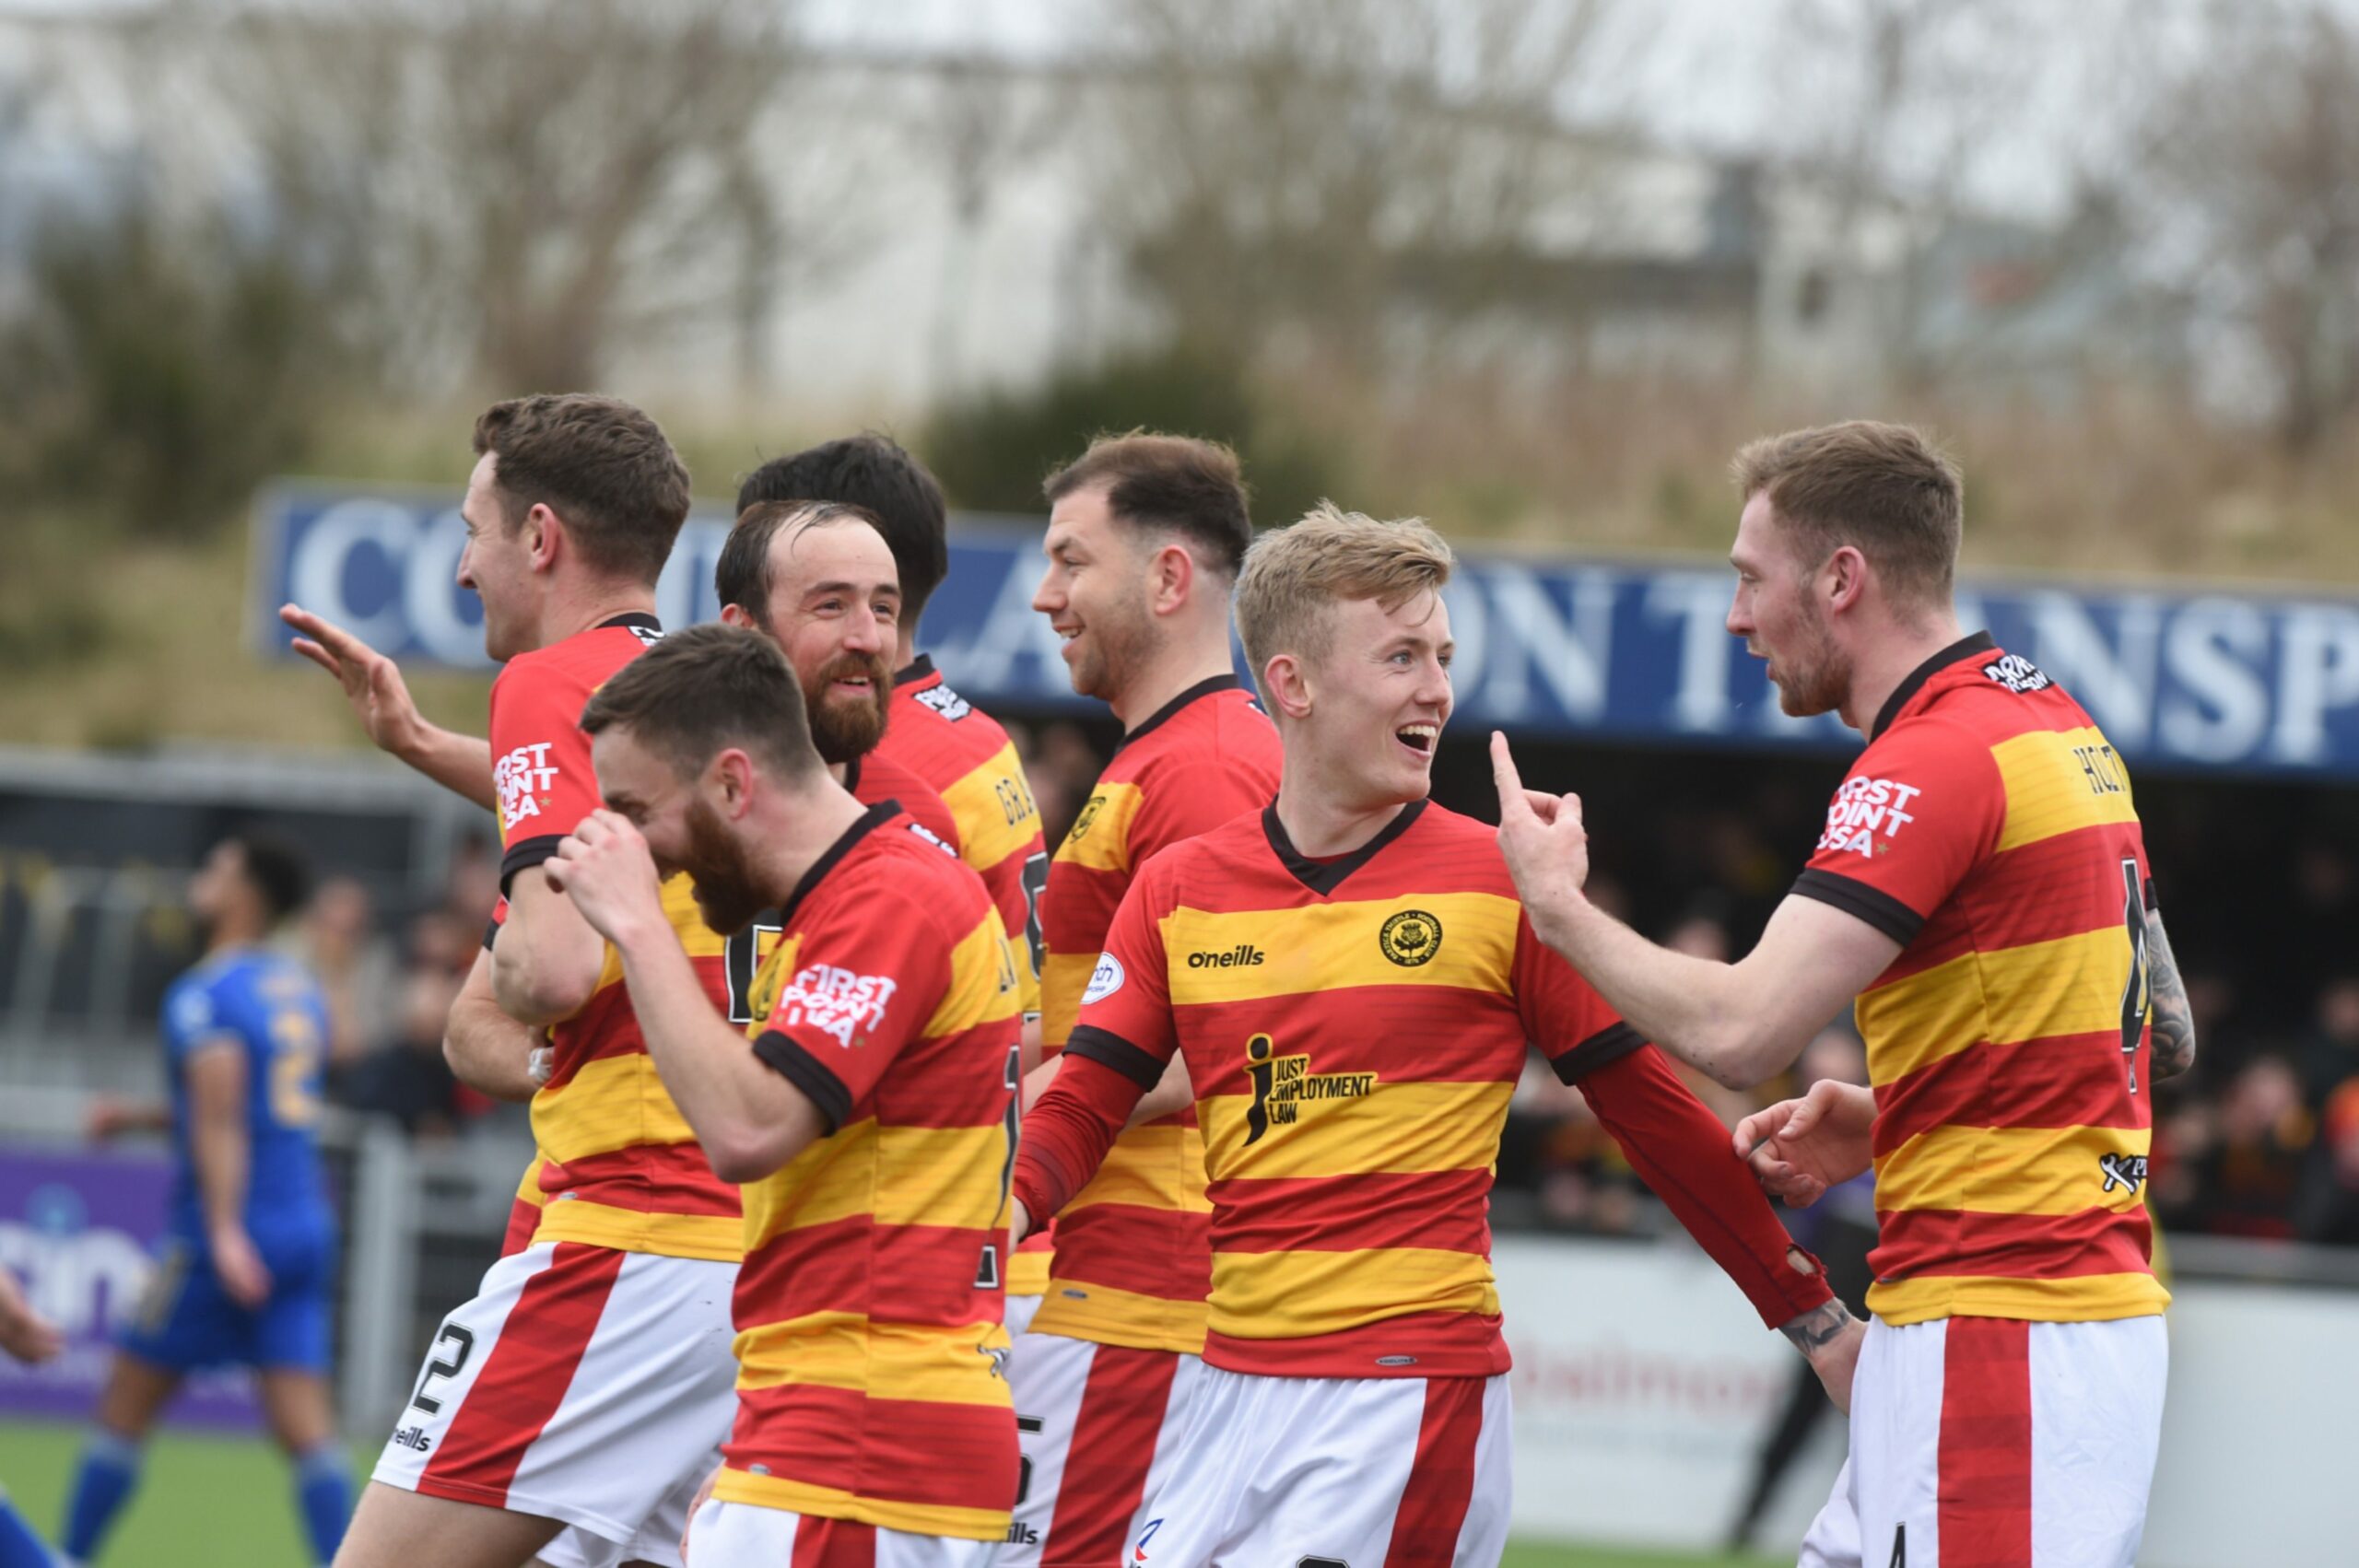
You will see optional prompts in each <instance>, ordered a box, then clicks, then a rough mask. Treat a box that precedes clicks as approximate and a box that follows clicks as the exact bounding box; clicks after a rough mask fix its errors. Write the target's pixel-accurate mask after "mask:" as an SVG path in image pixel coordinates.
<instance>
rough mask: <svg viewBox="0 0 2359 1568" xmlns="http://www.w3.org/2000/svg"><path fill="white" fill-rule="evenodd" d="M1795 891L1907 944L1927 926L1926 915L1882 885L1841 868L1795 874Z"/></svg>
mask: <svg viewBox="0 0 2359 1568" xmlns="http://www.w3.org/2000/svg"><path fill="white" fill-rule="evenodd" d="M1793 891H1794V893H1796V894H1797V895H1800V896H1802V897H1804V898H1815V899H1817V900H1818V901H1819V902H1820V903H1821V904H1830V905H1833V906H1834V907H1836V908H1837V909H1840V910H1842V911H1843V912H1844V913H1845V914H1847V915H1853V916H1857V917H1858V918H1859V919H1862V920H1865V921H1866V922H1867V923H1868V924H1870V925H1872V926H1873V927H1875V929H1876V930H1880V931H1882V932H1884V935H1886V936H1888V937H1890V938H1892V940H1893V941H1895V942H1898V943H1899V944H1900V945H1901V946H1903V947H1907V945H1908V944H1909V943H1910V942H1915V941H1916V940H1917V933H1918V932H1919V931H1921V930H1924V929H1925V917H1924V916H1922V915H1920V914H1919V913H1918V912H1917V911H1916V910H1914V909H1911V908H1910V907H1908V906H1907V905H1906V904H1903V903H1902V902H1901V901H1900V900H1899V899H1897V898H1895V897H1894V896H1893V895H1891V894H1889V893H1886V892H1884V890H1883V889H1882V888H1876V887H1870V886H1869V885H1868V884H1867V883H1864V882H1860V881H1857V880H1856V879H1854V878H1851V877H1848V876H1845V875H1843V874H1842V873H1841V872H1823V871H1820V870H1819V869H1818V868H1817V867H1815V866H1812V867H1809V868H1807V869H1805V870H1804V871H1803V872H1802V875H1800V876H1798V877H1796V878H1794V886H1793Z"/></svg>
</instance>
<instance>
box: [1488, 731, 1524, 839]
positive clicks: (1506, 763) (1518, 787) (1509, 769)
mask: <svg viewBox="0 0 2359 1568" xmlns="http://www.w3.org/2000/svg"><path fill="white" fill-rule="evenodd" d="M1491 778H1492V781H1493V782H1494V783H1496V785H1497V786H1498V789H1499V815H1500V817H1501V818H1502V819H1503V820H1504V819H1505V818H1506V817H1508V816H1509V815H1511V814H1514V815H1527V816H1528V815H1530V814H1532V802H1530V801H1529V800H1527V799H1525V793H1526V792H1525V790H1524V788H1523V776H1522V775H1521V774H1520V773H1518V772H1517V771H1516V766H1515V757H1514V755H1512V754H1511V753H1509V752H1508V738H1507V736H1505V735H1503V734H1501V733H1500V732H1499V731H1496V730H1494V731H1491Z"/></svg>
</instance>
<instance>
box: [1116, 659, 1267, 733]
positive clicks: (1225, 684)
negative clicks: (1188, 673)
mask: <svg viewBox="0 0 2359 1568" xmlns="http://www.w3.org/2000/svg"><path fill="white" fill-rule="evenodd" d="M1243 685H1245V683H1244V682H1242V681H1240V680H1238V678H1237V673H1236V672H1235V671H1231V672H1230V673H1227V674H1226V675H1213V676H1210V677H1207V678H1206V679H1204V680H1201V681H1198V682H1197V683H1196V684H1195V685H1192V686H1190V687H1189V688H1188V689H1187V690H1186V691H1184V692H1181V693H1180V695H1179V696H1175V697H1173V698H1172V699H1171V700H1170V701H1169V702H1167V703H1165V704H1164V705H1163V706H1162V707H1161V708H1156V710H1155V711H1154V712H1153V713H1151V714H1149V715H1147V717H1146V718H1145V720H1143V721H1142V722H1141V723H1140V725H1139V727H1138V728H1137V729H1135V730H1126V731H1123V733H1122V738H1121V740H1120V741H1117V742H1116V743H1114V750H1115V751H1117V752H1120V751H1121V749H1122V748H1123V747H1124V746H1127V745H1129V744H1130V743H1132V742H1133V741H1136V740H1143V739H1144V738H1145V736H1146V733H1147V731H1150V730H1153V729H1156V727H1157V726H1159V725H1161V724H1163V723H1165V722H1167V721H1168V720H1171V719H1174V718H1176V717H1178V716H1179V712H1180V709H1181V708H1185V707H1187V706H1188V705H1189V704H1190V703H1191V702H1194V701H1195V700H1197V699H1198V698H1199V697H1207V696H1212V695H1213V694H1214V693H1215V692H1233V691H1236V690H1238V688H1239V687H1241V686H1243Z"/></svg>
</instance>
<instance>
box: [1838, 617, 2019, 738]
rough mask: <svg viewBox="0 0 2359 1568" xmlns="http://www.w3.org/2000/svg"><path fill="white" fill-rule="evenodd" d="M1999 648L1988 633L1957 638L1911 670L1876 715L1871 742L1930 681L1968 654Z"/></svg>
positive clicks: (1870, 729) (1993, 650)
mask: <svg viewBox="0 0 2359 1568" xmlns="http://www.w3.org/2000/svg"><path fill="white" fill-rule="evenodd" d="M1998 649H1999V645H1998V643H1996V642H1995V641H1993V640H1991V637H1990V634H1989V632H1976V633H1975V634H1974V635H1973V636H1972V637H1962V638H1958V639H1957V640H1956V641H1955V642H1954V643H1952V644H1950V645H1949V646H1948V647H1947V648H1944V649H1942V650H1941V651H1940V652H1939V653H1936V654H1934V655H1933V656H1932V657H1931V659H1928V660H1926V661H1925V662H1923V663H1922V664H1919V665H1918V666H1917V668H1915V669H1914V670H1911V671H1909V672H1908V678H1907V680H1905V681H1903V682H1901V683H1900V685H1897V686H1895V687H1894V688H1893V692H1892V695H1891V696H1888V697H1886V698H1884V707H1883V708H1879V709H1878V710H1877V712H1876V721H1875V722H1874V723H1873V724H1872V725H1870V726H1869V727H1868V739H1869V740H1871V741H1872V740H1874V739H1875V738H1876V737H1877V736H1878V735H1881V734H1883V733H1884V731H1885V730H1886V729H1888V728H1889V727H1890V726H1891V724H1892V721H1893V720H1895V719H1897V718H1899V717H1900V710H1901V708H1904V707H1906V706H1907V703H1908V699H1909V698H1910V697H1912V696H1916V695H1917V694H1918V693H1919V692H1920V691H1923V690H1924V689H1925V683H1926V682H1927V681H1930V680H1931V679H1932V678H1933V677H1934V676H1935V675H1938V674H1940V673H1942V671H1944V670H1946V669H1948V668H1949V667H1950V666H1951V665H1953V664H1954V663H1956V662H1957V661H1959V660H1961V659H1964V658H1966V656H1968V655H1969V654H1975V653H1995V652H1997V651H1998Z"/></svg>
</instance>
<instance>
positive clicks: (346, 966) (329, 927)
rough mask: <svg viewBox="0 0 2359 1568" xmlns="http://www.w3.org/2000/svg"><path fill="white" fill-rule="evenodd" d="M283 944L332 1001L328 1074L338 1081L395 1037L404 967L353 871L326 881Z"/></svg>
mask: <svg viewBox="0 0 2359 1568" xmlns="http://www.w3.org/2000/svg"><path fill="white" fill-rule="evenodd" d="M286 945H287V947H288V952H289V956H291V957H293V958H294V959H295V960H296V961H297V962H299V963H300V964H302V965H304V967H306V968H308V969H310V970H311V973H312V974H313V975H315V976H317V977H319V982H320V989H321V992H322V994H323V995H324V996H325V998H326V999H327V1004H328V1073H329V1076H330V1078H331V1079H341V1078H343V1077H344V1076H345V1075H346V1073H348V1072H350V1071H352V1069H353V1067H354V1066H355V1064H357V1063H358V1062H359V1060H360V1059H362V1058H363V1057H366V1056H368V1055H370V1053H371V1052H373V1051H374V1050H376V1049H377V1047H379V1046H381V1045H382V1044H384V1043H385V1041H386V1040H387V1039H389V1038H390V1037H391V1036H392V1035H393V1029H394V1025H395V1023H396V1020H395V1017H394V1009H395V1008H396V1007H397V1006H398V1005H399V1001H400V994H401V965H400V962H399V960H398V959H397V958H396V957H395V956H394V954H393V943H391V942H388V941H386V940H385V938H384V937H383V936H382V935H381V933H380V932H379V931H378V930H377V915H376V909H375V907H374V904H373V901H372V900H371V899H370V896H369V889H368V888H367V887H366V886H365V885H363V884H362V883H361V882H360V880H359V879H358V878H357V877H351V876H335V877H330V878H328V879H327V880H326V881H324V882H323V883H320V885H319V889H318V891H316V892H315V893H313V894H312V895H311V907H310V908H309V909H307V910H305V911H304V914H303V919H302V921H301V923H300V924H299V925H297V926H295V927H293V928H292V929H291V930H290V931H289V933H288V942H287V943H286Z"/></svg>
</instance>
